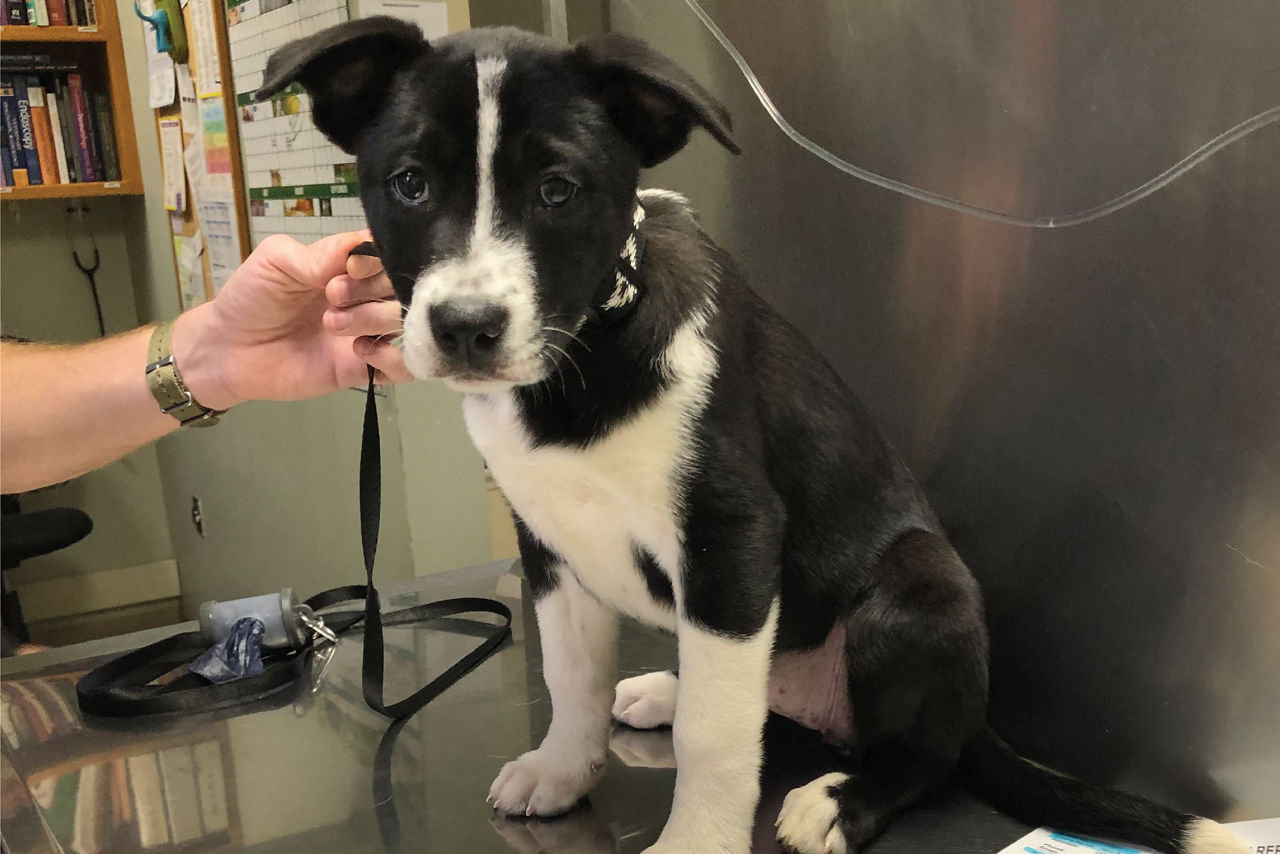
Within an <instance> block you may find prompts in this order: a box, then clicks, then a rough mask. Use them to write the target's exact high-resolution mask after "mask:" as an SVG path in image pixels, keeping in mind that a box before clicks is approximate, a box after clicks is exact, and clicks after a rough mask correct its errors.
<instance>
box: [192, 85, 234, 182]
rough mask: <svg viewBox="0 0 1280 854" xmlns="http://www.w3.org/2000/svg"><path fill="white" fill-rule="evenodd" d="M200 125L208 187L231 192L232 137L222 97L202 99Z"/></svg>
mask: <svg viewBox="0 0 1280 854" xmlns="http://www.w3.org/2000/svg"><path fill="white" fill-rule="evenodd" d="M200 124H201V128H202V130H203V135H204V167H205V172H206V173H207V175H208V185H209V186H210V187H218V188H220V189H225V190H230V189H231V187H232V183H231V137H230V136H229V135H228V133H227V111H226V107H224V106H223V103H222V96H221V95H217V96H214V97H211V98H201V99H200Z"/></svg>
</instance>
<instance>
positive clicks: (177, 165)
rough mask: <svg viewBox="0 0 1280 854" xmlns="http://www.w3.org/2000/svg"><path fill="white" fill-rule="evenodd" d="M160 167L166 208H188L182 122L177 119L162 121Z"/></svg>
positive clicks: (180, 209)
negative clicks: (162, 173)
mask: <svg viewBox="0 0 1280 854" xmlns="http://www.w3.org/2000/svg"><path fill="white" fill-rule="evenodd" d="M160 168H161V169H163V170H164V207H165V210H169V211H183V210H186V209H187V204H186V202H187V194H186V189H187V181H186V170H185V169H184V168H183V164H182V122H180V121H178V120H177V119H161V121H160Z"/></svg>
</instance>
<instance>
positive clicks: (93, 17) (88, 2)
mask: <svg viewBox="0 0 1280 854" xmlns="http://www.w3.org/2000/svg"><path fill="white" fill-rule="evenodd" d="M84 22H85V25H86V26H90V27H96V26H98V4H97V3H96V2H95V0H84Z"/></svg>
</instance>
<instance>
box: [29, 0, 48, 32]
mask: <svg viewBox="0 0 1280 854" xmlns="http://www.w3.org/2000/svg"><path fill="white" fill-rule="evenodd" d="M35 12H36V13H35V16H34V17H33V19H32V23H33V24H35V25H36V26H37V27H47V26H49V6H48V4H47V3H46V2H45V0H35Z"/></svg>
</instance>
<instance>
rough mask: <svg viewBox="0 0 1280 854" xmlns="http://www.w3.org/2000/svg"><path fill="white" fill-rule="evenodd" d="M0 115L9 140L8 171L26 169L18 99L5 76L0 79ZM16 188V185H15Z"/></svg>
mask: <svg viewBox="0 0 1280 854" xmlns="http://www.w3.org/2000/svg"><path fill="white" fill-rule="evenodd" d="M0 114H2V118H3V120H4V132H5V137H6V138H7V139H8V140H9V170H10V172H11V173H12V172H13V171H14V170H18V169H22V170H24V173H23V174H24V176H25V170H26V168H27V159H26V157H24V156H23V152H22V133H21V130H20V129H19V127H18V99H17V96H16V95H15V94H14V91H13V80H12V79H10V78H9V77H8V76H7V75H6V76H3V77H0ZM15 186H17V185H15Z"/></svg>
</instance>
